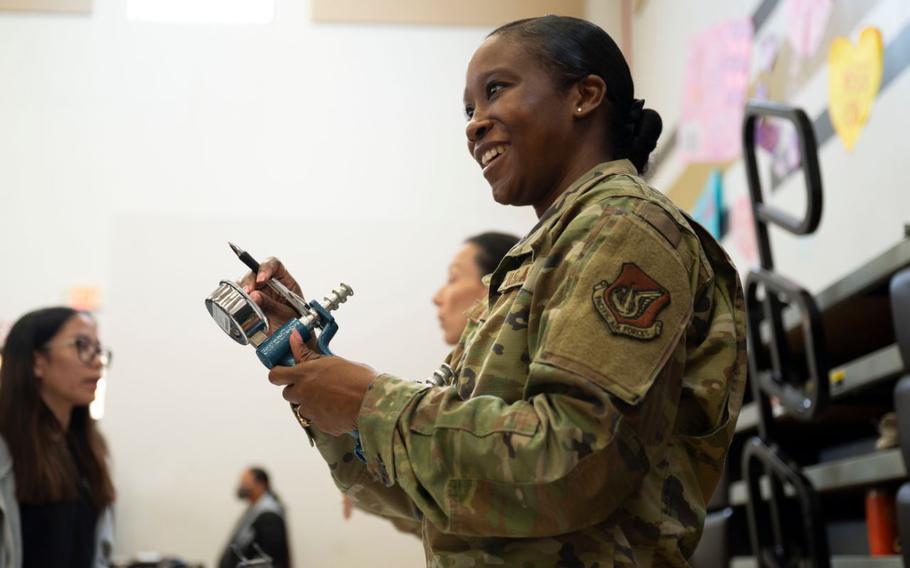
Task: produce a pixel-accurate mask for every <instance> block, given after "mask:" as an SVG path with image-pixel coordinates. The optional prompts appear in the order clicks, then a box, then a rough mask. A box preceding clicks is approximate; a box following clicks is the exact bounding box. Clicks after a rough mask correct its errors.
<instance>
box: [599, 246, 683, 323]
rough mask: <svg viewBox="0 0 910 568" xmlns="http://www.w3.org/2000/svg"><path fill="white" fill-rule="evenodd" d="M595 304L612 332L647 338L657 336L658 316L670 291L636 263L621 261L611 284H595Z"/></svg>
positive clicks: (604, 282)
mask: <svg viewBox="0 0 910 568" xmlns="http://www.w3.org/2000/svg"><path fill="white" fill-rule="evenodd" d="M592 299H593V301H594V306H595V307H596V308H597V311H598V312H600V315H601V317H603V319H604V321H606V322H607V326H608V327H609V328H610V331H611V332H612V333H613V334H614V335H626V336H628V337H632V338H635V339H642V340H649V339H654V338H656V337H657V336H659V335H660V331H661V327H662V326H663V323H662V322H661V321H659V320H658V319H657V315H658V314H659V313H660V311H661V310H662V309H664V308H665V307H666V306H667V304H669V303H670V293H669V292H668V291H667V290H666V289H665V288H664V287H663V286H661V285H660V284H658V283H657V282H655V281H654V279H653V278H651V277H650V276H648V275H647V274H646V273H645V271H644V270H642V269H641V268H639V267H638V265H636V264H635V263H632V262H626V263H623V265H622V268H621V269H620V272H619V275H618V276H617V277H616V278H615V280H613V282H612V283H610V282H607V281H606V280H601V281H600V282H599V283H598V284H596V285H595V286H594V293H593V298H592Z"/></svg>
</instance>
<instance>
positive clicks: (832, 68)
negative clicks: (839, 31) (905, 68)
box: [828, 27, 884, 150]
mask: <svg viewBox="0 0 910 568" xmlns="http://www.w3.org/2000/svg"><path fill="white" fill-rule="evenodd" d="M883 68H884V46H883V45H882V33H881V31H879V29H878V28H873V27H868V28H865V29H863V31H862V32H861V33H860V36H859V43H858V44H857V45H853V44H852V43H850V40H848V39H847V38H845V37H836V38H834V41H833V42H831V49H830V51H829V52H828V113H829V114H830V116H831V125H832V126H833V127H834V132H836V133H837V137H838V138H840V140H841V142H842V143H843V144H844V148H846V149H847V150H852V149H853V147H854V146H855V145H856V141H857V139H858V138H859V135H860V133H861V132H862V131H863V128H865V126H866V122H867V121H868V120H869V114H870V113H871V112H872V105H873V104H874V103H875V98H876V97H877V96H878V89H879V87H880V86H881V84H882V71H883Z"/></svg>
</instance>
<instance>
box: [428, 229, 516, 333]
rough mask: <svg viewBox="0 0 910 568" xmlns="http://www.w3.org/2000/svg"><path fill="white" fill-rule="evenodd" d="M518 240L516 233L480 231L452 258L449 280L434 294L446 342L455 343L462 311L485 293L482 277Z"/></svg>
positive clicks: (462, 325) (462, 324)
mask: <svg viewBox="0 0 910 568" xmlns="http://www.w3.org/2000/svg"><path fill="white" fill-rule="evenodd" d="M517 242H518V237H516V236H513V235H508V234H506V233H492V232H491V233H481V234H479V235H476V236H474V237H471V238H469V239H467V240H466V241H465V244H464V246H463V247H462V248H461V250H459V251H458V253H457V254H456V255H455V258H453V259H452V263H451V264H450V265H449V277H448V280H446V283H445V284H444V285H443V286H442V288H440V289H439V290H438V291H437V292H436V294H434V295H433V303H434V304H436V308H437V313H438V317H439V325H440V327H442V333H443V337H444V338H445V342H446V343H447V344H449V345H455V344H456V343H458V338H459V337H461V332H463V331H464V328H465V325H466V324H467V321H468V320H467V317H466V316H465V312H467V311H468V308H470V307H471V306H472V305H473V304H474V302H476V301H477V300H481V299H483V298H484V297H485V296H486V295H487V285H486V284H484V282H483V281H482V280H481V279H482V278H483V277H484V276H486V275H487V274H491V273H492V272H493V271H494V270H496V267H497V266H499V261H501V260H502V257H504V256H505V255H506V253H507V252H509V249H511V248H512V247H513V246H515V243H517Z"/></svg>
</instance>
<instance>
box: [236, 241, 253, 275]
mask: <svg viewBox="0 0 910 568" xmlns="http://www.w3.org/2000/svg"><path fill="white" fill-rule="evenodd" d="M228 244H229V245H231V250H233V251H234V254H236V255H237V258H239V259H240V261H241V262H243V264H245V265H247V267H248V268H249V269H250V270H252V271H253V274H257V273H258V272H259V263H258V262H256V259H255V258H253V257H252V256H250V253H248V252H246V251H245V250H243V249H241V248H240V247H238V246H237V245H235V244H234V243H232V242H230V241H228Z"/></svg>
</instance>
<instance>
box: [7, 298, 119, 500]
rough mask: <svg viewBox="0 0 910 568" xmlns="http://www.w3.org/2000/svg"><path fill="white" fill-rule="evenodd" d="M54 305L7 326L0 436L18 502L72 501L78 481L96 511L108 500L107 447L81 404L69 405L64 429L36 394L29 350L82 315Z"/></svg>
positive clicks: (111, 490)
mask: <svg viewBox="0 0 910 568" xmlns="http://www.w3.org/2000/svg"><path fill="white" fill-rule="evenodd" d="M82 313H83V312H78V311H76V310H74V309H72V308H66V307H54V308H45V309H42V310H36V311H34V312H30V313H27V314H25V315H24V316H22V317H21V318H19V320H18V321H17V322H16V323H15V324H13V327H12V328H11V329H10V332H9V335H8V336H7V337H6V344H5V345H4V346H3V365H2V366H0V436H3V439H4V440H5V441H6V444H7V446H9V450H10V454H11V455H12V458H13V471H14V473H15V476H16V497H17V499H18V500H19V502H20V503H30V504H43V503H54V502H59V501H68V500H72V499H75V498H76V496H77V494H78V491H79V484H80V481H82V480H84V482H85V483H87V485H88V488H89V490H90V491H91V496H92V501H93V502H94V504H95V506H96V507H97V508H98V509H99V510H100V509H102V508H104V507H105V506H107V505H109V504H110V503H111V502H113V500H114V486H113V483H111V477H110V473H109V472H108V468H107V462H106V457H107V446H106V445H105V443H104V439H103V438H102V437H101V433H100V432H99V431H98V429H97V427H96V425H95V420H94V419H93V418H92V417H91V416H89V413H88V407H87V406H77V407H75V408H73V411H72V416H71V418H70V425H69V430H68V431H67V432H64V431H63V428H62V426H61V425H60V423H59V422H58V421H57V419H56V418H55V417H54V415H53V413H52V412H51V410H50V408H48V406H47V405H46V404H45V403H44V401H43V400H42V398H41V395H40V392H39V379H38V378H37V377H36V376H35V371H34V368H35V353H36V352H38V351H40V350H41V349H42V348H43V347H44V346H45V345H46V344H47V343H48V342H49V341H50V340H51V339H53V338H54V336H56V335H57V333H58V332H59V331H60V328H61V327H63V325H64V324H66V322H67V321H69V320H70V318H72V317H74V316H76V315H79V314H82Z"/></svg>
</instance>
